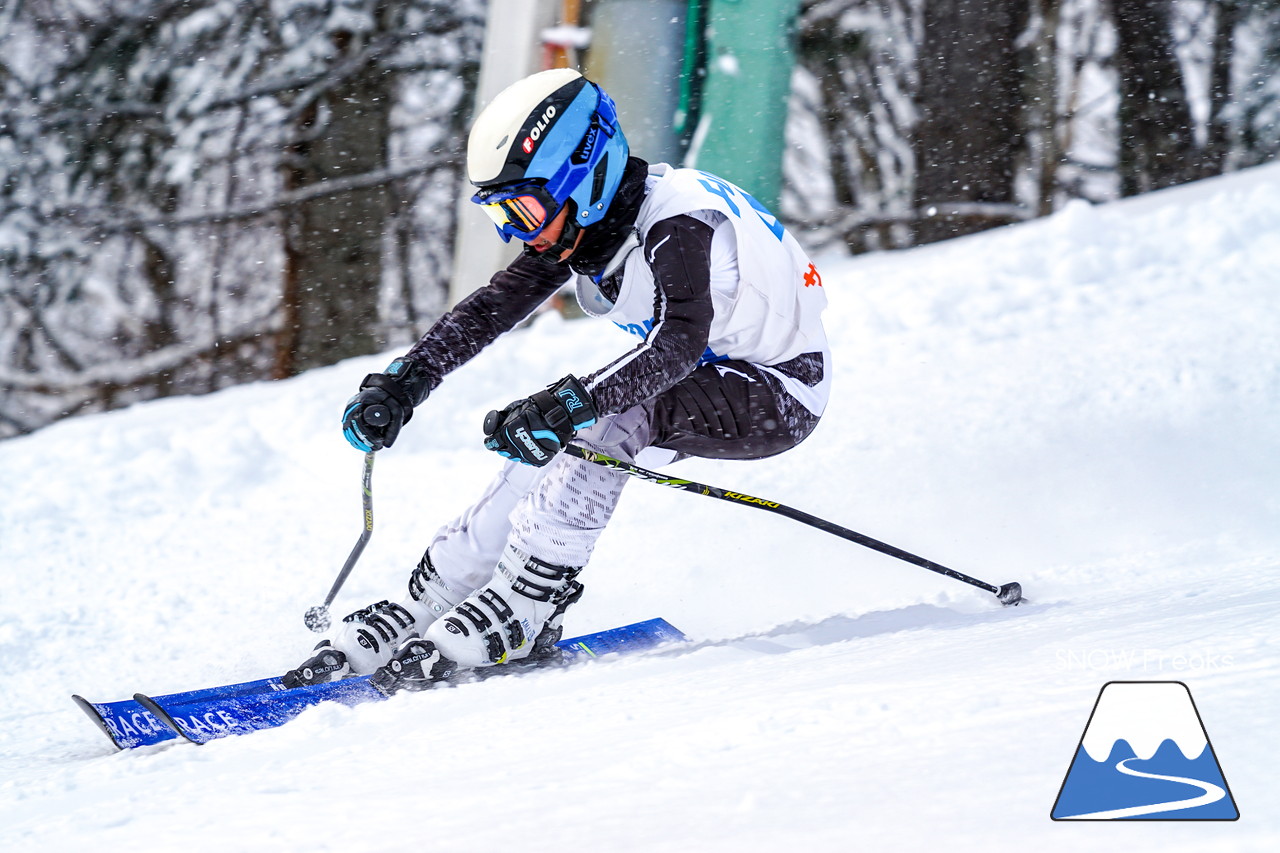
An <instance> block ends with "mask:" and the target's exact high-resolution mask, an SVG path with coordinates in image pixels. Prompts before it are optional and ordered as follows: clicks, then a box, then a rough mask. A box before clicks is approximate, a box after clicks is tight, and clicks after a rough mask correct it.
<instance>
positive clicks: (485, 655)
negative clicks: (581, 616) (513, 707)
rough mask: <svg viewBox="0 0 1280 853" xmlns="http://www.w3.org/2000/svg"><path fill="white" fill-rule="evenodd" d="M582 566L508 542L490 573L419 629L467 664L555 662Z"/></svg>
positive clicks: (577, 591)
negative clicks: (543, 556)
mask: <svg viewBox="0 0 1280 853" xmlns="http://www.w3.org/2000/svg"><path fill="white" fill-rule="evenodd" d="M580 571H581V567H574V566H556V565H553V564H551V563H545V562H543V561H542V560H539V559H538V558H536V557H533V556H531V555H529V554H527V553H525V552H524V551H521V550H520V549H518V548H516V547H515V546H513V545H510V544H508V545H507V547H506V550H505V551H503V553H502V557H501V558H500V559H499V560H498V565H497V567H496V568H495V569H494V572H493V578H492V579H490V581H489V582H488V583H487V584H485V585H484V586H482V587H481V588H480V589H478V590H476V591H475V592H473V593H471V595H469V596H467V597H466V599H464V600H463V601H462V602H461V603H460V604H458V605H457V606H455V607H454V608H453V610H452V611H450V612H449V613H446V614H445V615H444V616H442V617H441V618H440V619H438V620H437V621H435V622H433V623H432V624H431V626H430V627H429V628H427V630H426V631H425V632H424V633H423V639H425V640H430V641H431V642H432V643H433V644H434V645H435V647H436V649H438V650H439V652H440V653H441V654H442V655H444V656H445V657H446V658H448V659H450V660H453V661H456V662H457V664H458V666H459V667H461V668H467V669H478V668H481V667H492V666H499V665H504V664H510V663H513V662H515V661H525V662H526V663H527V664H528V665H543V664H547V663H554V662H556V661H557V660H558V658H559V652H560V650H559V649H558V648H556V645H555V644H556V643H557V642H558V641H559V640H560V635H561V632H562V628H561V624H562V622H563V620H564V613H565V610H567V609H568V607H569V605H571V604H573V603H574V602H576V601H577V600H578V599H579V598H581V597H582V590H583V588H582V584H580V583H578V582H577V581H576V580H574V578H575V577H576V576H577V574H578V572H580Z"/></svg>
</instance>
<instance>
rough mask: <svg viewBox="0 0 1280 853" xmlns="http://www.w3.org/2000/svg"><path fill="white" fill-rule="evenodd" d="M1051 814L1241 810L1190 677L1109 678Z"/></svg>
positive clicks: (1219, 816) (1191, 814) (1181, 815)
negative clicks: (1195, 699) (1185, 681)
mask: <svg viewBox="0 0 1280 853" xmlns="http://www.w3.org/2000/svg"><path fill="white" fill-rule="evenodd" d="M1051 817H1052V818H1053V819H1054V820H1236V819H1237V818H1239V817H1240V812H1239V810H1237V809H1236V803H1235V800H1234V799H1233V798H1232V797H1231V791H1230V790H1229V789H1228V788H1227V781H1226V779H1225V778H1223V775H1222V768H1221V767H1220V766H1219V765H1218V759H1217V756H1216V755H1215V754H1214V752H1213V746H1212V745H1211V744H1210V743H1209V736H1208V734H1207V733H1206V732H1205V728H1204V723H1203V722H1201V720H1200V713H1199V712H1198V711H1197V710H1196V706H1195V702H1193V701H1192V699H1191V691H1190V690H1188V689H1187V685H1185V684H1183V683H1182V682H1181V681H1111V682H1108V683H1107V684H1104V685H1103V686H1102V690H1101V691H1100V692H1099V693H1098V701H1097V703H1096V704H1095V705H1094V706H1093V713H1092V714H1091V715H1090V717H1089V722H1088V724H1086V726H1085V729H1084V735H1083V736H1082V737H1081V738H1080V745H1079V746H1078V747H1077V748H1076V754H1075V758H1074V759H1073V760H1072V762H1071V767H1070V769H1069V770H1067V777H1066V779H1064V780H1063V782H1062V789H1061V790H1060V791H1059V792H1058V800H1057V802H1055V803H1054V805H1053V812H1052V813H1051Z"/></svg>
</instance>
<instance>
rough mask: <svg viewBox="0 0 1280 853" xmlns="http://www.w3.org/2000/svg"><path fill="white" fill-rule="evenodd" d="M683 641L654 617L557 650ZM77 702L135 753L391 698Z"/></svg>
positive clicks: (632, 648) (240, 692) (370, 692)
mask: <svg viewBox="0 0 1280 853" xmlns="http://www.w3.org/2000/svg"><path fill="white" fill-rule="evenodd" d="M684 639H685V636H684V634H682V633H680V631H679V630H677V629H676V628H674V627H673V626H672V625H671V624H670V623H669V622H667V621H666V620H664V619H650V620H648V621H647V622H637V623H635V624H634V625H624V626H622V627H620V628H611V629H609V630H607V631H600V632H599V633H595V634H587V635H585V636H582V637H574V638H572V639H567V640H561V641H560V642H559V643H558V644H557V645H558V646H559V647H560V648H562V649H564V650H565V651H566V652H567V653H568V656H569V658H570V659H571V660H573V659H582V658H591V657H598V656H600V655H605V654H611V653H620V654H626V653H630V652H636V651H641V650H644V649H649V648H653V647H654V646H657V645H660V644H662V643H668V642H677V641H682V640H684ZM72 698H73V699H74V700H75V702H76V704H77V705H79V706H80V708H81V709H82V710H84V712H85V713H86V714H88V715H89V717H90V718H91V719H92V720H93V721H94V723H95V724H96V725H97V726H98V727H99V728H100V729H101V730H102V731H103V732H104V733H105V734H106V735H107V737H109V738H110V739H111V742H112V743H113V744H115V745H116V746H117V747H119V748H120V749H133V748H135V747H139V746H149V745H151V744H156V743H161V742H163V741H167V740H172V739H174V738H176V737H182V738H185V739H186V740H191V741H194V742H196V743H207V742H208V741H211V740H215V739H217V738H220V737H227V736H228V735H239V734H246V733H248V732H252V731H258V730H260V729H267V728H273V727H275V726H279V725H282V724H284V723H286V722H288V721H289V720H291V719H293V718H294V717H296V716H297V715H298V714H300V713H302V711H303V709H305V708H308V707H310V706H312V705H316V704H318V703H320V702H341V703H342V704H344V705H355V704H359V703H361V702H370V701H378V700H381V699H384V698H386V697H384V696H383V695H382V694H381V693H379V692H378V691H377V690H375V689H374V688H373V687H372V686H370V684H369V679H368V677H367V676H361V677H357V678H348V679H344V680H342V681H335V682H331V683H328V684H314V685H311V686H308V687H295V688H293V689H289V688H286V687H285V686H284V685H283V684H281V682H280V679H279V678H266V679H262V680H260V681H248V682H244V683H242V684H228V685H223V686H220V687H212V688H206V689H204V690H191V691H187V692H184V693H171V694H169V695H166V696H146V695H144V694H141V693H138V694H134V698H133V699H125V700H121V701H118V702H103V703H94V702H89V701H87V700H85V699H84V698H82V697H80V696H73V697H72Z"/></svg>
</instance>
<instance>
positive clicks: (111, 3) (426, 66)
mask: <svg viewBox="0 0 1280 853" xmlns="http://www.w3.org/2000/svg"><path fill="white" fill-rule="evenodd" d="M482 12H483V9H482V7H481V5H480V4H479V3H478V2H454V1H453V0H438V2H437V0H23V2H17V0H8V2H5V3H4V4H2V5H0V437H3V436H4V435H11V434H15V433H19V432H25V431H28V430H30V429H33V428H35V427H37V426H40V425H42V424H44V423H47V422H49V421H50V420H53V419H55V418H57V417H59V416H61V415H63V414H67V413H71V412H75V411H97V410H101V409H105V408H111V407H114V406H118V405H122V404H125V403H128V402H131V401H134V400H140V399H146V398H150V397H154V396H162V395H165V394H169V393H199V392H203V391H208V390H213V389H216V388H219V387H224V386H226V385H229V384H233V383H236V382H240V381H244V380H247V379H256V378H266V377H281V376H288V375H292V374H294V373H297V372H299V371H301V370H304V369H306V368H308V367H314V366H316V365H319V364H327V363H330V362H332V361H335V360H337V359H339V358H343V357H347V356H350V355H354V354H357V353H366V352H369V351H371V350H373V349H374V348H375V347H378V346H385V345H386V344H387V343H389V342H395V341H406V340H409V339H411V338H413V337H415V336H416V335H417V334H419V333H420V332H421V331H422V328H423V323H424V322H425V321H426V319H428V318H431V317H433V316H435V315H436V314H438V313H439V311H440V309H441V307H442V305H443V302H444V286H445V283H446V278H447V270H448V264H449V257H450V254H451V245H450V244H451V239H452V232H453V206H454V200H455V199H456V197H457V187H456V185H457V184H458V183H459V181H460V180H461V174H460V169H461V150H462V141H463V139H464V138H465V124H466V122H467V120H468V118H469V115H470V110H471V100H470V97H471V92H472V91H473V86H472V84H471V82H470V81H471V80H472V79H473V78H474V76H475V74H476V73H477V68H476V62H477V57H478V55H479V40H480V38H481V35H482V23H481V20H482Z"/></svg>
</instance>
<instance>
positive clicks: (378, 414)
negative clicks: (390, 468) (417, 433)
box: [342, 358, 431, 451]
mask: <svg viewBox="0 0 1280 853" xmlns="http://www.w3.org/2000/svg"><path fill="white" fill-rule="evenodd" d="M430 390H431V388H430V382H429V380H428V378H427V377H426V376H425V375H424V374H423V371H422V370H421V368H420V367H419V366H418V365H417V364H416V363H415V362H412V361H409V360H408V359H405V358H397V359H396V360H395V361H393V362H391V364H390V365H389V366H388V367H387V369H386V371H385V372H383V373H370V374H369V375H368V376H366V377H365V378H364V382H361V383H360V393H358V394H356V395H355V396H354V397H352V398H351V399H350V400H348V401H347V407H346V409H345V410H344V411H343V413H342V434H343V435H344V436H346V438H347V441H348V442H350V444H351V446H352V447H354V448H355V449H356V450H365V451H369V450H381V449H382V448H384V447H390V446H391V445H393V444H395V441H396V436H398V435H400V427H402V426H404V425H405V424H406V423H408V422H409V419H410V418H412V417H413V407H414V406H416V405H418V404H419V403H421V402H422V401H423V400H425V399H427V394H428V393H430Z"/></svg>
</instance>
